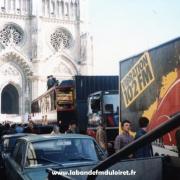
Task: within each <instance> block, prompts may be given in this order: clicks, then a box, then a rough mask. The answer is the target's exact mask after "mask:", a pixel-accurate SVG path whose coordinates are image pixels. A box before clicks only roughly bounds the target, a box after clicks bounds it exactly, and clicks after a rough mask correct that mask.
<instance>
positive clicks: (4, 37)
mask: <svg viewBox="0 0 180 180" xmlns="http://www.w3.org/2000/svg"><path fill="white" fill-rule="evenodd" d="M22 39H23V33H22V32H21V30H19V29H18V28H17V27H15V26H14V25H12V24H8V25H6V26H5V27H4V28H3V29H2V30H1V31H0V42H1V44H2V45H3V46H5V47H6V46H10V45H17V44H19V43H20V42H21V41H22Z"/></svg>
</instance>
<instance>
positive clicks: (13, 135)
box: [2, 133, 35, 139]
mask: <svg viewBox="0 0 180 180" xmlns="http://www.w3.org/2000/svg"><path fill="white" fill-rule="evenodd" d="M29 135H35V134H32V133H15V134H6V135H4V136H2V139H6V138H8V139H9V138H13V137H22V136H29Z"/></svg>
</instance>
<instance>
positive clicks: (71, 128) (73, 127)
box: [66, 121, 77, 134]
mask: <svg viewBox="0 0 180 180" xmlns="http://www.w3.org/2000/svg"><path fill="white" fill-rule="evenodd" d="M76 128H77V127H76V123H75V122H74V121H71V122H70V124H69V128H68V130H67V131H66V133H67V134H74V133H76V132H77V130H76Z"/></svg>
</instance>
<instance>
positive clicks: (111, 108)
mask: <svg viewBox="0 0 180 180" xmlns="http://www.w3.org/2000/svg"><path fill="white" fill-rule="evenodd" d="M100 123H102V124H103V125H104V127H105V129H106V135H107V140H108V142H109V143H110V142H111V143H113V141H114V139H115V137H116V136H117V135H118V131H119V91H118V90H107V91H98V92H94V93H92V94H90V95H89V96H88V129H87V130H88V134H93V133H92V132H94V136H95V133H96V130H97V127H98V125H99V124H100Z"/></svg>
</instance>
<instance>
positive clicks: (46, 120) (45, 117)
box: [44, 115, 48, 125]
mask: <svg viewBox="0 0 180 180" xmlns="http://www.w3.org/2000/svg"><path fill="white" fill-rule="evenodd" d="M44 125H48V119H47V115H45V116H44Z"/></svg>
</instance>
